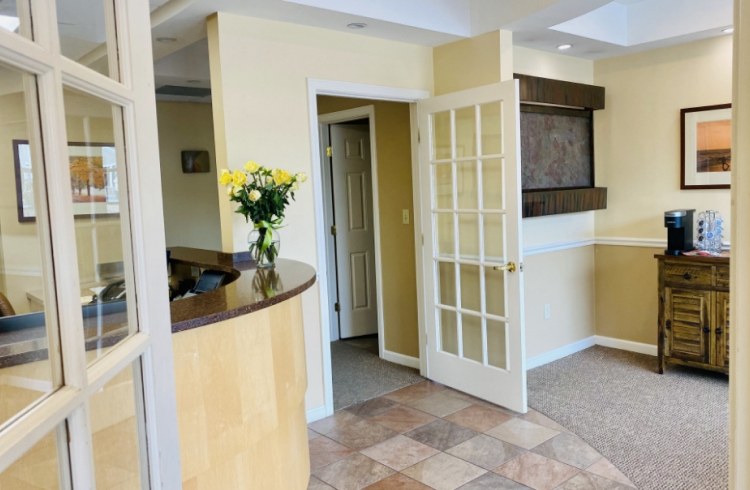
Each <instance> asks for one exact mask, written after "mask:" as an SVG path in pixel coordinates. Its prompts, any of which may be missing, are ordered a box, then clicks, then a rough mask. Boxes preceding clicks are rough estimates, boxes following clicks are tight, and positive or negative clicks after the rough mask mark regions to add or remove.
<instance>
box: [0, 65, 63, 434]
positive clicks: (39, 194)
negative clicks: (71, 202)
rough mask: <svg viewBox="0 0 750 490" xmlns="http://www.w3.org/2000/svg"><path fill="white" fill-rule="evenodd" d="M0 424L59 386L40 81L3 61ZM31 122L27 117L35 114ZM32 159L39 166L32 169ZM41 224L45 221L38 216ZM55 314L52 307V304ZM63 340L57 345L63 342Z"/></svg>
mask: <svg viewBox="0 0 750 490" xmlns="http://www.w3.org/2000/svg"><path fill="white" fill-rule="evenodd" d="M0 86H2V87H3V90H2V91H0V92H1V93H2V95H0V107H2V110H0V137H2V144H0V346H2V347H1V348H0V366H1V367H0V424H2V423H3V422H5V421H7V420H8V419H10V418H12V417H13V416H15V415H17V414H18V413H19V412H20V411H22V410H23V409H24V408H26V407H28V406H29V405H31V404H32V403H34V402H35V401H36V400H39V399H40V398H42V397H44V396H45V395H46V394H48V393H51V392H52V391H54V390H55V389H56V388H57V387H59V386H60V376H59V375H58V376H56V375H54V373H59V372H60V364H59V353H58V352H53V355H52V359H53V361H50V358H49V355H48V353H47V348H48V346H49V345H50V343H49V340H50V338H53V339H54V338H56V337H57V335H58V330H57V327H56V326H55V325H47V322H46V320H45V314H44V305H45V300H47V299H49V298H48V293H49V292H50V291H47V288H46V287H45V285H46V284H47V283H48V282H50V280H51V272H50V271H49V270H48V267H47V266H46V261H45V260H44V256H45V255H47V252H45V248H46V247H47V245H46V243H45V242H44V241H43V240H44V239H43V236H44V234H43V233H42V232H41V228H42V226H41V223H40V222H39V221H37V218H38V216H45V215H46V213H45V212H43V211H44V210H45V209H46V206H47V204H46V195H45V194H44V193H43V189H44V188H45V187H44V186H43V185H41V184H42V183H43V181H44V165H43V162H42V161H41V160H40V159H39V155H40V154H41V151H40V148H39V142H38V141H34V140H33V139H32V136H33V134H35V132H34V131H33V130H32V129H31V128H32V127H33V125H36V124H38V118H37V117H34V114H35V113H36V111H37V110H38V109H37V106H36V102H35V100H36V90H35V78H34V77H33V76H32V75H29V74H24V73H22V72H19V71H16V70H14V69H11V68H8V67H6V66H5V65H2V64H0ZM30 116H31V117H32V119H29V117H30ZM32 160H33V161H34V165H32ZM40 220H41V219H40ZM48 306H50V307H51V308H52V309H54V307H55V306H54V305H48ZM57 343H58V342H56V341H55V342H53V345H57Z"/></svg>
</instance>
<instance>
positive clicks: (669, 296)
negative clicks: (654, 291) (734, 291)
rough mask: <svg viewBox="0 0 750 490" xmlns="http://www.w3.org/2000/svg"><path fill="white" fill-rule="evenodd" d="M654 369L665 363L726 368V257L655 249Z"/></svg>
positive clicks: (727, 362)
mask: <svg viewBox="0 0 750 490" xmlns="http://www.w3.org/2000/svg"><path fill="white" fill-rule="evenodd" d="M655 257H656V259H657V260H658V261H659V332H658V338H657V341H658V355H659V372H660V373H663V372H664V366H665V363H667V362H670V363H674V364H684V365H688V366H694V367H700V368H704V369H711V370H713V371H720V372H723V373H728V372H729V259H728V258H726V257H689V256H682V255H681V256H669V255H656V256H655Z"/></svg>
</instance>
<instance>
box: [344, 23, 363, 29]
mask: <svg viewBox="0 0 750 490" xmlns="http://www.w3.org/2000/svg"><path fill="white" fill-rule="evenodd" d="M346 27H348V28H349V29H364V28H365V27H367V24H365V23H364V22H352V23H351V24H346Z"/></svg>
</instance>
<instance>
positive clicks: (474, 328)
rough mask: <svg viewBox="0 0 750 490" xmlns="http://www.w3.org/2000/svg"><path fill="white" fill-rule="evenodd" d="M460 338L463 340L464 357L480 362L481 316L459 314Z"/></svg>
mask: <svg viewBox="0 0 750 490" xmlns="http://www.w3.org/2000/svg"><path fill="white" fill-rule="evenodd" d="M461 338H462V339H463V342H464V357H465V358H466V359H472V360H474V361H477V362H482V318H481V317H478V316H472V315H461Z"/></svg>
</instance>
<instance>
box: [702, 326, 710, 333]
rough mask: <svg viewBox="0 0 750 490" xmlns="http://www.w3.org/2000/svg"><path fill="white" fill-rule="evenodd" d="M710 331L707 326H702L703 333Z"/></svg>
mask: <svg viewBox="0 0 750 490" xmlns="http://www.w3.org/2000/svg"><path fill="white" fill-rule="evenodd" d="M709 332H711V329H710V328H708V327H703V333H709Z"/></svg>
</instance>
